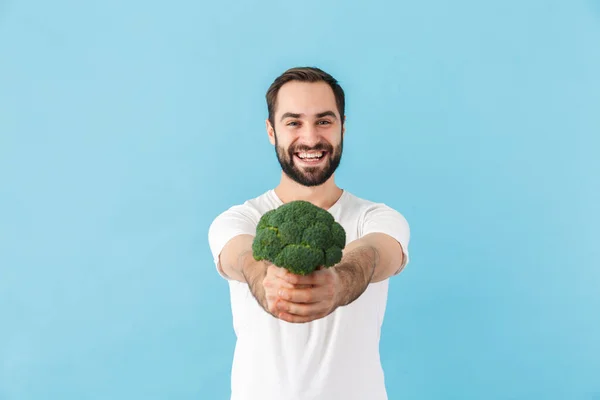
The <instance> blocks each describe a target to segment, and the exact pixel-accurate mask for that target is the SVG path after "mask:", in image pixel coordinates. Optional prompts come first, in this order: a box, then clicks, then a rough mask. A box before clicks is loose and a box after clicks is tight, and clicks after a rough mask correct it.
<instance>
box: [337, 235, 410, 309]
mask: <svg viewBox="0 0 600 400" xmlns="http://www.w3.org/2000/svg"><path fill="white" fill-rule="evenodd" d="M403 261H404V260H403V253H402V248H401V246H400V244H399V243H398V242H397V241H396V240H394V239H393V238H391V237H390V236H387V235H384V234H379V233H373V234H369V235H366V236H364V237H362V238H361V239H358V240H356V241H354V242H352V243H349V244H348V246H346V248H345V249H344V256H343V257H342V260H341V261H340V263H339V264H337V265H336V266H335V269H336V271H337V273H338V277H339V279H340V287H341V288H342V290H341V296H340V299H339V301H338V302H339V303H340V304H339V305H341V306H343V305H347V304H350V303H352V302H353V301H354V300H356V299H357V298H358V297H359V296H360V295H361V294H362V293H363V292H364V291H365V290H366V289H367V287H368V286H369V284H370V283H375V282H381V281H383V280H385V279H388V278H389V277H390V276H392V275H394V274H395V273H396V272H397V271H398V268H399V265H402V263H403Z"/></svg>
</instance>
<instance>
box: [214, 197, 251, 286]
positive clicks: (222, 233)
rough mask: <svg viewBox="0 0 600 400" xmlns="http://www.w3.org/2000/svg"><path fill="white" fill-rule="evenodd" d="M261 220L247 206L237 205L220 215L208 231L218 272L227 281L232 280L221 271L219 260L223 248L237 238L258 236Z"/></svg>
mask: <svg viewBox="0 0 600 400" xmlns="http://www.w3.org/2000/svg"><path fill="white" fill-rule="evenodd" d="M258 220H259V218H257V216H256V215H255V213H253V212H252V210H251V209H249V208H248V207H246V206H243V205H236V206H233V207H231V208H229V209H228V210H226V211H224V212H222V213H221V214H219V215H218V216H217V217H216V218H215V219H214V220H213V221H212V223H211V224H210V227H209V229H208V244H209V247H210V251H211V253H212V257H213V262H214V263H215V267H216V269H217V272H218V273H219V275H221V277H223V278H225V279H226V280H228V281H229V280H232V279H231V278H230V277H229V276H227V275H226V274H225V273H224V272H223V270H222V269H221V266H220V263H219V258H220V255H221V251H222V250H223V247H225V245H226V244H227V242H229V241H230V240H231V239H233V238H234V237H235V236H238V235H243V234H249V235H255V234H256V225H257V224H258Z"/></svg>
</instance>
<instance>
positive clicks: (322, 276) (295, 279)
mask: <svg viewBox="0 0 600 400" xmlns="http://www.w3.org/2000/svg"><path fill="white" fill-rule="evenodd" d="M330 273H331V271H328V270H318V271H313V272H311V273H310V274H308V275H296V274H292V273H289V274H286V275H285V277H284V279H285V280H286V281H288V282H290V283H292V284H294V285H316V286H320V285H323V284H325V283H326V282H327V276H328V275H330Z"/></svg>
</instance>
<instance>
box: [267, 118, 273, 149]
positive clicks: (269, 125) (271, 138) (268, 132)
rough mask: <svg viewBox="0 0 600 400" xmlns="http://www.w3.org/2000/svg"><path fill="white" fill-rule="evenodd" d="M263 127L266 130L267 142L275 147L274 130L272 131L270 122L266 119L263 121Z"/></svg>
mask: <svg viewBox="0 0 600 400" xmlns="http://www.w3.org/2000/svg"><path fill="white" fill-rule="evenodd" d="M265 125H266V128H267V135H269V142H271V144H272V145H273V146H275V130H274V129H273V126H272V125H271V121H269V119H268V118H267V119H266V120H265Z"/></svg>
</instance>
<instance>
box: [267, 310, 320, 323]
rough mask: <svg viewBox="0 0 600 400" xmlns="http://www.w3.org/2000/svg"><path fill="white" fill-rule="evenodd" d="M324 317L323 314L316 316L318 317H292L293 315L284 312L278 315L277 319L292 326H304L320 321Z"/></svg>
mask: <svg viewBox="0 0 600 400" xmlns="http://www.w3.org/2000/svg"><path fill="white" fill-rule="evenodd" d="M323 317H325V314H318V315H311V316H300V315H293V314H288V313H286V312H281V313H279V314H278V318H279V319H281V320H283V321H286V322H290V323H293V324H304V323H307V322H311V321H314V320H316V319H320V318H323Z"/></svg>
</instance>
